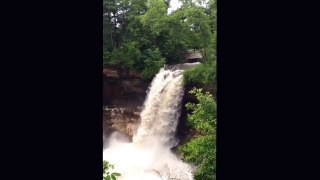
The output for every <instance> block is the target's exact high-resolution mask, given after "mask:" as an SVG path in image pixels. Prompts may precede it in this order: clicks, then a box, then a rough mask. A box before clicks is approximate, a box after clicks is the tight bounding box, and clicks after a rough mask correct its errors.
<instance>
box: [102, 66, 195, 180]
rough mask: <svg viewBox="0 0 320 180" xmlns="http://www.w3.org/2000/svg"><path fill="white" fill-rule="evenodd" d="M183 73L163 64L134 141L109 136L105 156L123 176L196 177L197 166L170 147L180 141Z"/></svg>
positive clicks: (138, 179) (139, 179) (147, 179)
mask: <svg viewBox="0 0 320 180" xmlns="http://www.w3.org/2000/svg"><path fill="white" fill-rule="evenodd" d="M182 73H183V70H180V69H176V68H172V69H164V68H162V69H161V70H160V72H159V73H158V74H157V75H156V77H155V78H154V79H153V81H152V83H151V85H150V87H149V90H148V91H149V92H148V95H147V98H146V100H145V103H144V109H143V111H142V112H141V115H140V116H141V124H140V126H139V128H138V130H137V133H136V135H134V136H133V142H129V140H128V139H126V138H125V137H122V136H121V135H120V134H119V133H114V134H112V135H111V136H110V137H109V139H108V145H107V148H106V149H105V150H104V151H103V159H104V160H108V161H109V162H110V163H111V164H114V165H115V170H114V171H115V172H119V173H121V174H122V175H121V176H120V177H119V178H118V179H119V180H161V179H163V180H169V179H171V178H175V179H179V180H193V174H192V172H193V170H194V168H193V167H192V166H191V165H190V164H187V163H184V162H183V161H181V160H180V159H178V158H177V157H176V155H175V154H173V153H172V152H171V150H170V148H171V147H174V146H176V145H177V144H178V141H177V139H176V138H175V133H176V128H177V125H178V119H179V116H180V108H181V100H182V96H183V93H184V89H183V74H182ZM160 176H161V177H160Z"/></svg>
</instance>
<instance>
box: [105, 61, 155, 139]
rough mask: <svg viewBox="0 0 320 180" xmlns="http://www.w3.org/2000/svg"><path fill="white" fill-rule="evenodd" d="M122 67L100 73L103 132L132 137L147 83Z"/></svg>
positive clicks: (137, 122) (137, 74) (107, 69)
mask: <svg viewBox="0 0 320 180" xmlns="http://www.w3.org/2000/svg"><path fill="white" fill-rule="evenodd" d="M141 77H142V75H141V73H138V72H136V71H133V70H129V69H128V68H124V67H112V66H106V67H104V69H103V132H104V135H106V136H109V135H110V134H111V133H112V132H113V131H118V132H120V133H121V134H123V135H126V136H128V137H132V136H133V135H134V134H135V132H136V131H137V127H138V126H139V124H140V112H141V110H142V109H141V108H142V106H143V102H144V99H145V97H146V91H147V89H148V86H149V84H150V81H146V80H143V79H142V78H141Z"/></svg>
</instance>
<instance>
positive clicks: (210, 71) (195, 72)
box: [184, 62, 216, 85]
mask: <svg viewBox="0 0 320 180" xmlns="http://www.w3.org/2000/svg"><path fill="white" fill-rule="evenodd" d="M215 82H216V63H215V62H213V63H211V64H200V65H198V66H196V67H194V68H191V69H187V70H186V71H184V83H185V84H189V83H201V84H203V85H208V84H212V83H215Z"/></svg>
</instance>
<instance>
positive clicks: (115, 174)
mask: <svg viewBox="0 0 320 180" xmlns="http://www.w3.org/2000/svg"><path fill="white" fill-rule="evenodd" d="M112 175H114V176H121V174H120V173H116V172H114V173H112Z"/></svg>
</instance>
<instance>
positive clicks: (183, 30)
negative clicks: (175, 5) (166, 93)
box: [103, 0, 212, 79]
mask: <svg viewBox="0 0 320 180" xmlns="http://www.w3.org/2000/svg"><path fill="white" fill-rule="evenodd" d="M169 2H170V1H168V0H139V1H130V0H103V7H104V8H103V10H104V12H103V63H104V64H111V65H121V66H126V67H130V68H134V69H136V70H138V71H140V72H143V74H144V77H145V78H147V79H149V78H151V77H152V76H153V74H154V72H155V71H158V68H159V67H160V66H162V64H163V63H162V60H160V59H163V60H164V63H167V64H176V63H180V62H182V61H183V59H184V56H183V52H185V51H187V50H189V49H199V50H203V52H204V54H208V53H207V51H209V49H208V50H206V48H208V46H210V39H211V34H210V32H211V30H212V28H211V26H210V24H212V23H211V20H210V18H209V17H211V14H212V11H210V8H204V7H202V6H199V5H196V3H192V2H191V1H185V2H184V5H183V6H182V7H181V8H180V9H178V10H176V11H174V12H173V13H171V14H168V7H169ZM150 49H152V51H154V50H155V49H159V51H160V52H161V57H158V58H156V59H157V60H155V62H153V60H150V59H152V58H151V57H150V55H149V54H148V53H150V52H149V51H150ZM147 66H148V67H147ZM149 66H150V70H148V69H146V68H149Z"/></svg>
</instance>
